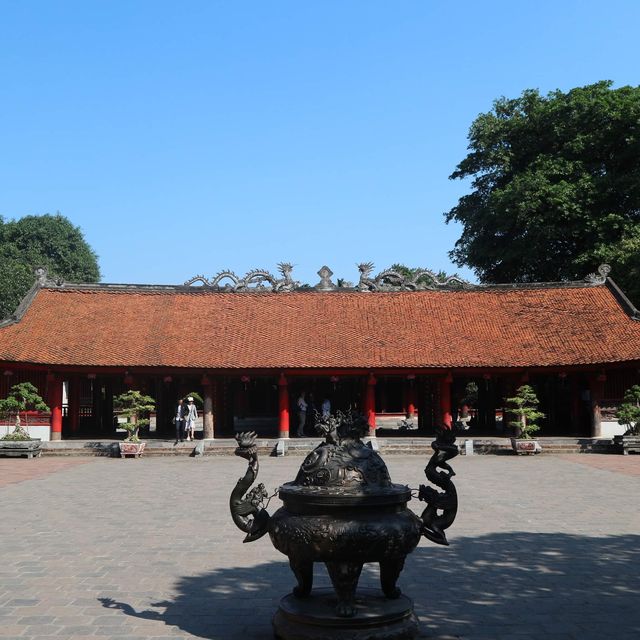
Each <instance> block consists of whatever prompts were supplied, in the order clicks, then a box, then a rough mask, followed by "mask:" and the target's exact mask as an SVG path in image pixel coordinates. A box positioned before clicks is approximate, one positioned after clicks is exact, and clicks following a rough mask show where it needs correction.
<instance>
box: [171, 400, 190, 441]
mask: <svg viewBox="0 0 640 640" xmlns="http://www.w3.org/2000/svg"><path fill="white" fill-rule="evenodd" d="M186 409H187V408H186V407H185V406H184V401H183V400H182V398H180V400H178V405H177V406H176V412H175V415H174V416H173V423H174V424H175V425H176V442H175V444H178V440H179V441H180V442H184V418H185V414H186Z"/></svg>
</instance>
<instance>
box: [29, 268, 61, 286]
mask: <svg viewBox="0 0 640 640" xmlns="http://www.w3.org/2000/svg"><path fill="white" fill-rule="evenodd" d="M33 273H34V274H35V276H36V284H37V285H38V286H39V287H61V286H62V285H64V280H63V279H62V278H60V277H55V278H50V277H49V272H48V271H47V268H46V267H36V268H35V269H34V270H33Z"/></svg>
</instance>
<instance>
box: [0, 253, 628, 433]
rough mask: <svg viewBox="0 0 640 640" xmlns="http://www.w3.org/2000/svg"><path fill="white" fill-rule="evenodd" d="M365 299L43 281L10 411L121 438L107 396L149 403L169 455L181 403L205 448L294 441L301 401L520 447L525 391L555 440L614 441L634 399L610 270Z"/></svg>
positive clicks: (399, 291)
mask: <svg viewBox="0 0 640 640" xmlns="http://www.w3.org/2000/svg"><path fill="white" fill-rule="evenodd" d="M372 266H373V265H371V264H363V265H360V266H359V269H360V280H359V282H358V283H357V284H355V285H353V286H352V285H350V284H349V283H346V284H345V283H341V284H342V285H343V286H338V285H337V284H336V283H334V281H333V280H332V279H331V277H332V275H333V274H332V273H331V270H330V269H329V268H327V267H323V268H322V269H321V270H320V271H319V272H318V274H319V276H320V281H319V282H318V283H317V284H316V285H313V286H310V285H300V283H298V282H295V281H294V280H293V279H292V275H291V265H288V264H282V265H280V275H279V276H278V277H276V276H273V275H272V274H270V273H268V272H263V271H254V272H250V273H248V274H247V275H246V276H245V277H243V278H240V277H237V276H236V275H235V274H233V273H231V272H223V273H221V274H219V275H218V276H216V277H215V278H213V279H211V280H208V279H206V278H204V277H202V276H198V277H196V278H194V279H192V280H191V281H189V282H187V283H185V284H184V285H180V286H160V285H128V284H70V283H66V282H59V281H53V280H50V279H49V278H48V277H47V274H46V273H45V272H44V271H43V270H39V271H38V274H37V276H38V277H37V281H36V283H35V284H34V286H33V288H32V289H31V291H30V292H29V293H28V294H27V296H26V297H25V299H24V300H23V301H22V303H21V304H20V306H19V308H18V309H17V310H16V312H15V314H14V315H13V316H12V317H11V318H9V319H7V320H5V321H3V322H2V323H0V372H1V373H2V375H1V376H0V397H5V395H6V393H7V390H8V389H9V388H10V387H11V386H12V385H13V384H15V383H17V382H22V381H31V382H33V383H34V384H35V385H36V386H37V388H38V389H39V392H40V394H41V395H42V396H43V397H44V398H45V399H46V400H47V402H48V404H49V406H50V408H51V414H50V415H46V416H44V415H40V416H38V415H34V416H30V417H29V424H30V430H31V432H32V435H33V436H34V437H42V438H43V439H52V440H57V439H61V438H83V439H89V438H100V439H107V438H112V437H115V433H116V427H117V419H116V418H114V411H113V397H114V396H115V395H117V394H119V393H122V392H123V391H126V390H127V389H139V390H140V391H143V392H145V393H147V394H149V395H151V396H153V397H154V398H155V400H156V407H157V411H156V414H155V416H154V421H153V423H152V433H150V434H145V437H153V436H154V435H155V436H156V437H160V438H172V437H173V429H174V428H173V425H172V424H171V418H172V415H173V410H174V407H175V404H176V401H177V399H178V398H179V397H184V396H185V395H186V394H188V393H191V392H194V391H195V392H196V393H198V394H199V395H200V396H201V397H202V399H203V407H202V409H201V413H202V415H203V437H205V438H214V437H215V438H218V437H221V438H224V437H231V436H232V435H233V434H234V432H235V431H238V430H241V431H244V430H250V429H251V430H255V431H257V432H258V433H259V434H261V435H264V436H269V437H274V438H276V437H281V438H286V437H289V434H290V432H291V434H292V435H293V434H294V433H295V430H296V424H297V415H296V414H297V399H298V397H299V396H300V393H301V392H302V391H305V392H306V401H307V402H308V403H309V404H311V405H312V406H313V407H316V408H317V409H318V410H320V406H321V404H322V403H323V401H325V400H328V401H329V402H330V403H331V407H332V409H333V410H335V409H348V408H349V407H351V408H357V409H359V410H361V411H363V412H364V413H365V414H366V416H367V418H368V420H369V425H370V429H371V435H374V434H375V433H376V429H377V430H378V433H380V432H382V433H387V432H389V433H396V434H398V435H400V434H402V433H404V432H411V433H414V434H415V433H418V434H420V433H421V432H422V433H424V434H425V435H427V434H430V433H431V432H432V429H433V427H434V426H438V425H447V426H451V424H452V423H453V422H455V421H457V420H458V418H459V415H460V412H461V411H463V409H462V407H465V409H464V411H468V412H469V413H470V415H471V422H470V424H471V428H470V434H473V435H478V436H496V435H509V434H510V431H509V428H508V426H507V425H506V420H505V409H504V405H505V399H506V398H508V397H509V396H512V395H513V394H514V392H515V390H516V389H517V387H518V386H520V385H521V384H523V383H525V382H526V383H528V384H531V385H532V386H533V387H534V388H535V390H536V392H537V394H538V397H539V399H540V408H541V410H542V411H543V412H544V413H545V416H546V417H545V419H544V421H543V423H542V432H541V433H542V435H544V436H585V437H589V436H590V437H603V438H604V437H611V436H613V435H614V434H616V433H621V432H622V428H621V427H620V426H619V425H618V424H617V423H616V421H615V418H614V417H613V414H614V413H615V409H616V407H617V405H618V403H619V402H620V400H621V398H622V396H623V394H624V391H625V390H626V389H627V388H629V387H630V386H632V385H633V384H638V383H640V375H639V370H640V322H638V319H639V317H640V315H639V314H638V311H637V310H636V309H635V308H634V306H633V305H632V304H631V303H630V302H629V300H628V299H627V298H626V297H625V295H624V294H623V292H621V291H620V289H619V288H618V287H617V286H616V284H615V283H614V282H613V281H612V280H611V278H609V276H608V273H609V269H608V268H607V267H606V265H603V266H602V267H601V268H600V269H599V271H598V273H597V274H591V275H590V276H588V277H587V278H586V279H585V280H584V281H580V282H559V283H542V284H540V283H536V284H509V285H471V284H469V283H466V282H464V281H462V280H460V279H458V278H455V277H453V278H447V279H444V280H441V279H438V277H437V276H435V275H434V274H433V273H431V272H429V271H423V272H418V273H415V274H413V275H412V276H411V277H404V276H403V275H401V274H399V273H395V272H392V271H386V272H382V273H380V274H378V275H377V276H373V275H372Z"/></svg>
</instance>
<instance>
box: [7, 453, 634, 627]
mask: <svg viewBox="0 0 640 640" xmlns="http://www.w3.org/2000/svg"><path fill="white" fill-rule="evenodd" d="M588 458H594V459H595V458H602V459H603V460H605V459H606V460H607V464H608V465H609V468H605V469H601V468H595V467H594V466H592V465H591V464H585V463H584V462H583V460H586V459H588ZM614 458H615V459H614ZM621 459H622V456H615V457H614V456H585V455H582V456H546V457H545V456H539V457H535V458H517V457H510V456H473V457H469V458H464V457H459V458H457V459H456V460H454V461H453V464H454V467H455V469H456V471H457V473H458V476H457V478H456V484H457V487H458V491H459V494H460V510H459V515H458V520H457V521H456V523H455V524H454V526H453V527H452V529H450V530H449V532H450V533H449V539H450V542H451V546H450V547H438V546H436V545H433V544H431V543H429V542H427V541H423V542H421V544H420V546H419V548H418V549H417V550H416V552H415V553H414V554H413V555H412V556H411V558H410V560H409V561H408V562H407V566H406V568H405V571H404V573H403V574H402V576H401V580H400V586H401V587H403V589H404V591H405V592H406V593H407V594H408V595H410V596H411V597H412V598H413V599H414V601H415V604H416V611H417V613H418V615H419V617H420V621H421V635H422V637H424V638H426V637H432V638H444V637H448V638H463V639H464V640H474V639H478V640H486V639H489V638H492V639H495V640H503V639H506V638H517V639H519V640H531V639H543V638H544V639H550V640H578V639H580V640H591V639H593V640H595V639H596V638H598V639H600V638H614V639H616V640H630V639H631V638H634V640H635V639H637V638H638V637H640V607H638V606H637V603H638V597H639V596H640V577H639V576H640V508H639V507H640V477H639V476H638V475H636V474H631V473H626V472H625V470H624V469H621V468H620V467H619V465H620V463H619V460H621ZM627 459H629V460H632V461H635V462H634V463H633V464H636V465H637V464H640V457H635V458H627ZM425 461H426V454H425V456H424V457H420V456H389V457H388V458H387V463H388V466H389V469H390V472H391V475H392V478H393V479H394V481H396V482H405V483H408V484H409V485H410V486H412V487H416V486H417V485H418V484H419V483H421V482H424V476H423V474H422V469H423V468H424V464H425ZM34 462H35V463H36V464H38V465H40V464H41V463H42V462H47V460H46V459H44V460H35V461H34V460H21V461H11V466H12V467H13V464H14V463H17V464H20V463H21V464H22V465H24V466H25V468H27V467H30V466H31V465H32V464H33V463H34ZM51 462H61V461H59V460H57V459H56V460H52V461H51ZM62 462H71V461H62ZM72 462H73V463H76V464H71V465H67V466H64V465H63V466H62V467H58V468H54V467H49V471H48V472H47V473H46V474H45V475H37V476H35V477H32V478H31V479H27V478H24V479H23V480H22V481H21V482H16V483H12V484H7V485H5V486H4V487H2V488H0V505H1V510H0V514H1V516H2V517H1V518H0V540H1V543H0V560H1V562H0V638H2V639H5V638H20V639H21V640H26V639H33V640H36V639H37V640H43V639H45V638H57V639H60V638H75V639H78V640H79V639H81V638H85V639H86V638H91V639H92V640H96V639H99V638H127V639H128V640H136V639H145V640H151V639H158V640H159V639H161V638H162V639H164V640H169V639H172V638H175V639H178V638H179V639H186V638H210V639H227V638H229V639H233V640H236V639H242V640H248V639H251V638H257V639H267V638H271V628H270V619H271V615H272V613H273V611H274V610H275V608H276V606H277V603H278V599H279V598H280V596H281V595H283V594H284V593H286V592H287V591H288V590H289V589H290V588H291V586H292V584H293V578H292V576H291V574H290V572H289V569H288V566H287V563H286V559H285V558H284V556H282V555H280V554H279V553H278V552H277V551H275V550H274V549H273V547H272V546H271V544H270V542H269V540H268V539H267V538H263V539H261V540H259V541H257V542H254V543H252V544H246V545H245V544H242V534H241V532H240V531H238V530H237V529H235V527H234V526H233V525H232V523H231V520H230V518H229V516H228V494H229V490H230V489H231V487H232V485H233V484H234V483H235V480H236V479H237V478H238V477H239V476H240V475H241V474H242V473H243V471H244V464H245V463H244V461H242V460H240V459H238V458H234V457H228V458H227V457H216V458H213V457H211V458H196V459H192V458H148V459H144V458H143V459H141V460H118V459H103V458H97V459H93V458H90V459H83V460H82V462H83V464H77V461H76V460H74V461H72ZM300 462H301V459H300V458H299V457H286V458H263V459H262V461H261V463H262V467H261V472H260V479H261V480H262V481H263V482H264V483H265V485H266V486H267V488H269V489H273V488H275V487H276V486H277V485H278V483H280V482H283V481H286V480H290V479H292V478H293V476H294V474H295V471H296V469H297V467H298V466H299V464H300ZM603 464H604V463H603ZM624 464H625V465H626V464H631V463H626V462H625V463H624ZM6 468H7V467H5V466H3V467H2V468H1V469H0V472H1V473H2V474H3V476H4V470H5V469H6ZM35 468H36V467H31V469H30V471H31V472H33V470H34V469H35ZM41 468H43V469H44V467H41ZM277 502H278V500H277V498H276V499H274V502H273V503H272V505H271V508H270V510H271V511H272V512H273V510H274V508H275V506H276V503H277ZM413 507H414V508H415V509H416V510H418V509H419V508H420V505H419V503H415V504H414V505H413ZM375 579H376V575H375V571H374V570H373V569H372V568H368V569H367V570H366V571H365V572H363V576H362V580H361V584H363V586H375V585H376V582H375ZM317 584H318V585H326V584H328V579H327V578H326V574H325V572H324V568H323V567H318V569H317Z"/></svg>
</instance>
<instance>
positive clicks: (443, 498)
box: [418, 429, 458, 545]
mask: <svg viewBox="0 0 640 640" xmlns="http://www.w3.org/2000/svg"><path fill="white" fill-rule="evenodd" d="M455 440H456V436H455V433H454V431H453V429H441V430H439V431H438V432H437V436H436V439H435V440H434V441H433V442H432V443H431V447H432V448H433V451H434V453H433V455H432V456H431V458H430V459H429V462H428V464H427V466H426V467H425V470H424V473H425V475H426V476H427V480H429V481H430V482H432V483H433V484H435V485H436V486H438V487H440V488H441V489H442V491H438V490H437V489H434V488H433V487H429V486H425V485H423V484H421V485H420V490H419V492H418V499H419V500H422V501H423V502H426V503H427V508H426V509H425V510H424V511H423V512H422V516H421V520H422V535H423V536H424V537H425V538H428V539H429V540H431V541H432V542H436V543H437V544H445V545H448V544H449V542H448V541H447V536H446V535H445V533H444V530H445V529H448V528H449V527H450V526H451V525H452V524H453V521H454V520H455V519H456V514H457V512H458V494H457V493H456V488H455V486H454V485H453V482H452V481H451V478H452V477H453V476H455V475H456V474H455V472H454V471H453V469H452V468H451V467H450V466H449V465H448V464H447V460H450V459H451V458H455V456H457V455H458V447H457V446H456V444H455ZM438 467H440V469H438ZM438 512H440V514H439V515H438Z"/></svg>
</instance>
